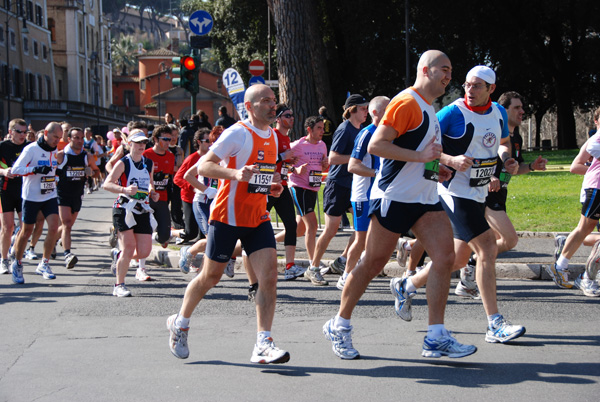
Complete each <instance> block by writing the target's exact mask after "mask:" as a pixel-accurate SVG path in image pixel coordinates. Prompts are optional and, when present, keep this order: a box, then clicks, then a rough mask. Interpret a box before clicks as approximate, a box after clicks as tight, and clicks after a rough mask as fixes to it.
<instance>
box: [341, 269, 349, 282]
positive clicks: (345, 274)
mask: <svg viewBox="0 0 600 402" xmlns="http://www.w3.org/2000/svg"><path fill="white" fill-rule="evenodd" d="M342 279H343V280H346V279H348V272H346V271H344V273H343V274H342Z"/></svg>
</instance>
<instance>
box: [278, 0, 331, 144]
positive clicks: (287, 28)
mask: <svg viewBox="0 0 600 402" xmlns="http://www.w3.org/2000/svg"><path fill="white" fill-rule="evenodd" d="M267 3H268V5H269V9H270V11H271V13H272V15H273V21H274V24H275V29H276V31H277V34H276V41H277V64H278V66H279V69H278V75H279V89H280V91H279V96H280V101H281V102H283V103H286V104H287V105H288V106H289V107H290V108H291V109H292V110H293V111H294V114H295V115H296V119H295V122H294V129H293V131H292V133H291V135H290V136H291V137H292V138H293V139H297V138H300V137H301V136H303V135H304V128H303V127H304V120H305V119H306V118H307V117H309V116H314V115H317V114H318V109H319V106H321V105H326V106H330V105H332V104H333V101H332V100H331V89H330V85H329V76H328V73H327V65H326V60H325V58H324V54H325V52H324V50H323V42H322V40H321V38H320V35H319V28H318V26H317V25H316V24H317V22H318V18H315V16H314V15H313V11H314V10H315V7H314V3H313V0H310V1H293V0H267Z"/></svg>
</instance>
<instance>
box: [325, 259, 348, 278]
mask: <svg viewBox="0 0 600 402" xmlns="http://www.w3.org/2000/svg"><path fill="white" fill-rule="evenodd" d="M345 270H346V263H345V262H342V259H341V257H338V258H336V259H335V260H333V261H332V262H331V264H329V272H330V273H332V274H337V275H343V274H344V271H345ZM321 273H322V272H321ZM323 275H324V274H323Z"/></svg>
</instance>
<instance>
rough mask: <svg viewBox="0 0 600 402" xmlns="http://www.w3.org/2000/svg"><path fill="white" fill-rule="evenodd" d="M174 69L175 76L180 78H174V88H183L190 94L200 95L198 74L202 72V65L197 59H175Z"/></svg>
mask: <svg viewBox="0 0 600 402" xmlns="http://www.w3.org/2000/svg"><path fill="white" fill-rule="evenodd" d="M172 61H173V65H174V67H173V69H172V70H171V71H172V73H173V75H174V76H176V75H179V77H180V78H173V80H172V81H173V86H175V87H181V88H183V89H185V90H186V91H188V92H191V93H194V94H196V93H198V91H199V83H198V72H199V71H200V63H199V62H198V60H197V59H196V57H194V56H193V55H192V56H181V57H173V59H172Z"/></svg>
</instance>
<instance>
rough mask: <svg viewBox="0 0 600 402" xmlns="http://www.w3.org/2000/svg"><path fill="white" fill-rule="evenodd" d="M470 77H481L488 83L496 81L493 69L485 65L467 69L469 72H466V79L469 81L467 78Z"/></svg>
mask: <svg viewBox="0 0 600 402" xmlns="http://www.w3.org/2000/svg"><path fill="white" fill-rule="evenodd" d="M472 77H477V78H481V79H482V80H484V81H485V82H487V83H488V84H495V83H496V73H495V72H494V70H492V69H491V68H489V67H487V66H475V67H473V68H472V69H471V71H469V73H468V74H467V81H469V79H470V78H472Z"/></svg>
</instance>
